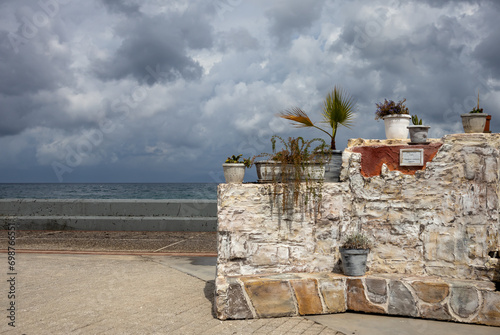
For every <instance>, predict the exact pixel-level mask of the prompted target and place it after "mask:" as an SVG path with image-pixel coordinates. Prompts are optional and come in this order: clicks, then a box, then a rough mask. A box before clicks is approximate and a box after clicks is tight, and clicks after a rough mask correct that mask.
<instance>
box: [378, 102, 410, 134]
mask: <svg viewBox="0 0 500 335" xmlns="http://www.w3.org/2000/svg"><path fill="white" fill-rule="evenodd" d="M405 101H406V99H403V100H400V101H398V102H397V103H396V102H394V101H392V100H389V101H388V100H387V99H385V100H384V102H383V103H378V104H377V111H376V112H375V120H378V119H382V120H384V126H385V137H386V138H387V139H406V138H408V128H407V127H408V126H409V125H410V119H411V116H410V113H409V110H408V107H406V105H405Z"/></svg>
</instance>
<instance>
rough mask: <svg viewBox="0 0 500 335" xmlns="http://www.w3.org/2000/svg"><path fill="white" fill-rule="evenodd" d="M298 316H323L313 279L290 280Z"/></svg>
mask: <svg viewBox="0 0 500 335" xmlns="http://www.w3.org/2000/svg"><path fill="white" fill-rule="evenodd" d="M290 284H291V285H292V288H293V291H294V293H295V298H296V299H297V305H298V308H299V314H300V315H308V314H323V306H322V304H321V299H320V297H319V295H318V293H319V291H318V283H317V281H316V280H315V279H302V280H291V281H290Z"/></svg>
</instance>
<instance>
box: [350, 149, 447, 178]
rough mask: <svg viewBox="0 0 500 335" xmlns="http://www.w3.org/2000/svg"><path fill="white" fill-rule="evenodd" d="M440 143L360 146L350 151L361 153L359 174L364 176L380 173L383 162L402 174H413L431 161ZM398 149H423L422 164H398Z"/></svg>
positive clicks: (390, 168)
mask: <svg viewBox="0 0 500 335" xmlns="http://www.w3.org/2000/svg"><path fill="white" fill-rule="evenodd" d="M441 145H442V143H430V144H426V145H390V146H389V145H380V146H361V147H354V148H351V150H352V152H357V153H360V154H361V174H362V175H363V176H365V177H373V176H378V175H380V173H381V171H382V164H384V163H385V165H387V167H388V168H389V170H391V171H396V170H397V171H400V172H402V173H404V174H415V172H416V171H419V170H424V169H425V164H426V163H427V162H430V161H432V159H433V158H434V156H436V154H437V152H438V150H439V148H440V147H441ZM400 149H424V166H400V165H399V150H400Z"/></svg>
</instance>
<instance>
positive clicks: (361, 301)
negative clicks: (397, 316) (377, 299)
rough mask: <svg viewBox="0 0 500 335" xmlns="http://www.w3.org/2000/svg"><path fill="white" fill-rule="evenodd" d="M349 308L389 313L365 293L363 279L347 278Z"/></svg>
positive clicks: (366, 311)
mask: <svg viewBox="0 0 500 335" xmlns="http://www.w3.org/2000/svg"><path fill="white" fill-rule="evenodd" d="M346 284H347V309H349V310H352V311H358V312H365V313H380V314H387V312H386V311H385V309H384V308H383V307H382V306H376V305H374V304H372V303H371V302H370V301H368V299H367V298H366V295H365V288H364V286H363V282H362V281H361V279H354V278H347V280H346Z"/></svg>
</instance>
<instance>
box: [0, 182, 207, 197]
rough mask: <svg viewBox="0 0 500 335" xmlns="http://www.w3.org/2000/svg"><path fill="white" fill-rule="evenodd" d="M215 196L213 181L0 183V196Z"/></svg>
mask: <svg viewBox="0 0 500 335" xmlns="http://www.w3.org/2000/svg"><path fill="white" fill-rule="evenodd" d="M13 198H21V199H28V198H29V199H210V200H215V199H217V183H123V184H122V183H109V184H106V183H104V184H98V183H89V184H86V183H75V184H71V183H53V184H50V183H40V184H38V183H37V184H31V183H22V184H14V183H12V184H11V183H8V184H0V199H13Z"/></svg>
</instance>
